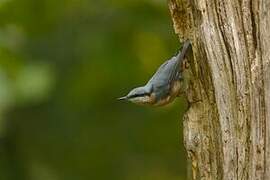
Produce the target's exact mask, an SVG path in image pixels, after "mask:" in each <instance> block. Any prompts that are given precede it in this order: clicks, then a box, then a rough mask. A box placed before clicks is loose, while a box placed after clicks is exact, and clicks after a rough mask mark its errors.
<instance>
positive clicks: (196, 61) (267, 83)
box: [169, 0, 270, 180]
mask: <svg viewBox="0 0 270 180" xmlns="http://www.w3.org/2000/svg"><path fill="white" fill-rule="evenodd" d="M169 8H170V11H171V15H172V19H173V24H174V29H175V32H176V33H177V34H178V35H179V37H180V39H181V40H183V39H190V40H191V41H192V48H193V58H189V62H190V70H191V72H192V76H193V78H192V79H191V82H190V85H189V89H188V91H187V97H188V101H189V102H190V107H189V109H188V111H187V113H186V114H185V117H184V141H185V147H186V150H187V152H188V157H189V159H190V164H189V166H190V168H189V169H190V174H191V175H190V176H191V177H190V179H212V180H223V179H224V180H236V179H239V180H240V179H241V180H242V179H243V180H257V179H258V180H261V179H265V180H266V179H267V180H268V179H270V122H269V121H270V0H169Z"/></svg>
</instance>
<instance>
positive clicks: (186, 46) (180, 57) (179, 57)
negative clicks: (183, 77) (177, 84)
mask: <svg viewBox="0 0 270 180" xmlns="http://www.w3.org/2000/svg"><path fill="white" fill-rule="evenodd" d="M190 48H191V42H190V40H189V39H188V40H186V41H185V42H184V44H183V46H182V50H181V52H179V53H178V55H177V57H176V58H177V67H178V68H180V71H183V69H182V68H183V60H184V59H185V56H186V55H187V51H188V50H189V49H190Z"/></svg>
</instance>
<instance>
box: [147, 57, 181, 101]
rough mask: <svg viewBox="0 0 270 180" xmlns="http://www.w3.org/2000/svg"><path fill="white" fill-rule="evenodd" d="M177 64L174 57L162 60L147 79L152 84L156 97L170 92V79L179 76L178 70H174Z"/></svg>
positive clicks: (172, 79)
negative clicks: (155, 70)
mask: <svg viewBox="0 0 270 180" xmlns="http://www.w3.org/2000/svg"><path fill="white" fill-rule="evenodd" d="M177 64H178V63H177V59H176V57H173V58H172V59H170V60H168V61H166V62H164V63H163V64H162V65H161V66H160V67H159V68H158V70H157V72H156V73H155V74H154V75H153V77H152V78H151V79H150V80H149V81H148V83H150V84H152V87H153V88H154V91H155V93H156V95H157V97H163V96H166V95H167V94H168V93H169V92H170V88H171V83H172V81H174V80H176V79H177V78H179V71H175V68H176V67H175V66H177Z"/></svg>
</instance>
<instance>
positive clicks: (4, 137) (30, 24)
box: [0, 0, 186, 180]
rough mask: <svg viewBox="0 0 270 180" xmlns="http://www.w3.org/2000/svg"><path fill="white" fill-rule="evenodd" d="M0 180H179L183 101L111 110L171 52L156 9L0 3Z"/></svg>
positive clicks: (172, 42) (52, 0)
mask: <svg viewBox="0 0 270 180" xmlns="http://www.w3.org/2000/svg"><path fill="white" fill-rule="evenodd" d="M0 19H1V20H0V23H1V25H0V179H1V180H86V179H87V180H90V179H91V180H184V179H185V177H186V158H185V152H184V147H183V142H182V121H181V117H182V114H183V112H184V111H185V110H186V105H185V101H184V99H183V98H179V99H177V100H176V101H175V102H174V103H173V104H171V105H168V106H166V107H162V108H150V107H141V106H136V105H133V104H131V103H127V102H118V101H116V98H118V97H119V96H122V95H125V94H126V93H127V92H128V91H129V90H130V89H131V88H133V87H135V86H138V85H142V84H143V83H145V82H146V81H147V80H148V78H150V76H151V75H152V74H153V73H154V71H155V70H156V68H157V67H158V66H159V65H160V64H161V63H163V62H164V61H165V60H166V59H168V58H170V57H171V56H172V55H173V54H175V53H176V51H177V50H178V49H179V47H180V45H179V43H178V38H177V36H176V35H174V31H173V27H172V22H171V19H170V14H169V10H168V7H167V2H166V1H162V0H136V1H134V0H111V1H105V0H97V1H89V0H0Z"/></svg>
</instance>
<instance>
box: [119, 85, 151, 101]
mask: <svg viewBox="0 0 270 180" xmlns="http://www.w3.org/2000/svg"><path fill="white" fill-rule="evenodd" d="M118 100H127V101H131V102H133V103H135V104H139V105H145V104H153V103H154V101H155V97H154V96H153V93H152V88H151V86H143V87H137V88H135V89H132V90H131V91H130V92H129V93H128V95H126V96H124V97H121V98H118Z"/></svg>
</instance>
